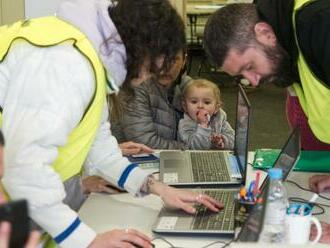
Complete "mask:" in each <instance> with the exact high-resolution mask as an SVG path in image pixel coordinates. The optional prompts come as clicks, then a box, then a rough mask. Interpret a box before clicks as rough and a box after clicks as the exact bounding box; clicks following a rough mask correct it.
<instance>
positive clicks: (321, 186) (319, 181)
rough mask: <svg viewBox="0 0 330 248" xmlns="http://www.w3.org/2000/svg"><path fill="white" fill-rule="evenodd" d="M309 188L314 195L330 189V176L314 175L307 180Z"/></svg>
mask: <svg viewBox="0 0 330 248" xmlns="http://www.w3.org/2000/svg"><path fill="white" fill-rule="evenodd" d="M309 187H310V189H311V190H312V191H314V192H316V193H321V192H323V191H326V190H327V189H330V175H315V176H312V177H310V178H309Z"/></svg>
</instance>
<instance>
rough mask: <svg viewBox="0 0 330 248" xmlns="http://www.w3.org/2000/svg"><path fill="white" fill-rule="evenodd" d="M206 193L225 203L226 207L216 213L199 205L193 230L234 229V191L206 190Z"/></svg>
mask: <svg viewBox="0 0 330 248" xmlns="http://www.w3.org/2000/svg"><path fill="white" fill-rule="evenodd" d="M204 193H205V194H208V195H209V196H211V197H213V198H215V199H217V200H218V201H220V202H222V203H223V204H224V209H222V210H221V211H220V212H219V213H214V212H212V211H210V210H208V209H207V208H205V207H204V206H202V205H200V206H198V207H197V213H196V215H195V217H194V221H193V224H192V229H193V230H223V231H233V230H234V211H235V203H234V200H235V199H234V193H233V192H232V191H212V190H211V191H205V192H204Z"/></svg>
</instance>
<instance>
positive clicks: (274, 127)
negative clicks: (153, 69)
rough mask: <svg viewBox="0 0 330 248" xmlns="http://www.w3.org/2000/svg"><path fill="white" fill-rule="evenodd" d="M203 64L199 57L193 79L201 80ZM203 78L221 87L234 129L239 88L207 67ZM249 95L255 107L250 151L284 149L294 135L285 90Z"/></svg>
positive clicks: (267, 87)
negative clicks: (287, 118) (290, 125)
mask: <svg viewBox="0 0 330 248" xmlns="http://www.w3.org/2000/svg"><path fill="white" fill-rule="evenodd" d="M199 63H200V58H199V57H196V58H194V59H193V61H192V65H191V70H190V72H189V75H190V76H192V77H193V78H197V77H198V76H197V75H198V66H199ZM200 77H202V78H207V79H209V80H211V81H213V82H215V83H217V84H218V85H219V87H220V91H221V97H222V101H223V109H224V110H225V111H226V112H227V115H228V120H229V122H230V124H231V125H232V127H234V126H235V125H234V123H235V116H236V97H237V84H236V83H235V82H234V81H233V80H232V79H231V78H230V77H228V76H226V75H225V74H224V73H220V72H214V71H212V70H210V69H209V68H207V66H203V68H202V71H201V75H200ZM246 93H247V96H248V98H249V100H250V103H251V106H252V116H251V117H252V118H251V123H250V133H249V150H255V149H258V148H281V147H282V146H283V145H284V143H285V141H286V139H287V138H288V136H289V133H290V128H289V126H288V122H287V120H286V115H285V99H286V91H285V89H281V88H278V87H276V86H274V85H271V84H265V85H261V86H260V87H258V88H254V89H253V88H252V89H251V88H246Z"/></svg>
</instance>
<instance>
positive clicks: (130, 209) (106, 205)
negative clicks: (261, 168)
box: [79, 156, 330, 248]
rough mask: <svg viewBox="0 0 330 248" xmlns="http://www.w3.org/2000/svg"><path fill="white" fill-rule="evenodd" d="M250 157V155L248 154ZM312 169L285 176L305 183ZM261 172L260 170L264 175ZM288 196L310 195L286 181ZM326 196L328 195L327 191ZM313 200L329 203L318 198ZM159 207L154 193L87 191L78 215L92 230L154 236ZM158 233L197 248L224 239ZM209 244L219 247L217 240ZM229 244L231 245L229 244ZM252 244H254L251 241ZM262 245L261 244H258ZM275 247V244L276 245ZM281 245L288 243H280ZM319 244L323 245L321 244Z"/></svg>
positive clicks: (177, 243) (325, 216)
mask: <svg viewBox="0 0 330 248" xmlns="http://www.w3.org/2000/svg"><path fill="white" fill-rule="evenodd" d="M249 157H251V156H249ZM253 173H254V172H253V170H252V168H251V166H249V167H248V176H247V183H248V182H249V181H250V180H251V179H253V178H254V177H253ZM311 175H313V173H303V172H292V173H291V175H290V177H289V179H290V180H293V181H296V182H298V183H299V184H300V185H301V186H305V187H307V182H308V178H309V177H310V176H311ZM264 176H265V173H263V174H262V178H264ZM286 187H287V191H288V195H289V196H298V197H302V198H305V199H310V198H311V196H312V193H309V192H305V191H302V190H299V189H298V188H297V187H296V186H294V185H292V184H288V183H287V184H286ZM329 197H330V195H329ZM317 202H320V203H325V204H328V205H329V204H330V202H327V201H325V200H322V199H318V201H317ZM161 207H162V201H161V200H160V199H159V198H158V197H156V196H147V197H144V198H135V197H133V196H131V195H129V194H127V193H122V194H116V195H108V194H91V195H90V196H89V197H88V199H87V200H86V202H85V203H84V204H83V206H82V207H81V209H80V211H79V216H80V218H81V219H82V221H84V222H85V223H86V224H88V225H89V226H90V227H92V228H93V229H94V230H95V231H96V232H98V233H101V232H105V231H108V230H111V229H113V228H120V229H124V228H127V227H130V228H135V229H137V230H140V231H141V232H143V233H145V234H147V235H149V236H152V237H157V235H155V234H154V233H152V231H151V227H152V225H153V223H154V221H155V220H156V217H157V215H158V212H159V210H160V209H161ZM325 210H326V212H325V214H323V215H321V216H317V217H318V218H319V219H320V220H323V221H327V222H330V209H327V208H325ZM161 237H163V238H165V239H166V240H168V241H170V242H171V243H172V244H173V245H175V246H179V247H190V248H195V247H196V248H197V247H203V246H205V245H207V244H210V243H211V242H214V241H217V240H224V241H228V239H227V240H226V239H223V238H222V237H207V238H206V237H203V238H202V237H192V236H190V237H187V236H165V235H162V236H161ZM154 244H156V247H157V248H158V247H159V248H165V247H169V245H168V244H166V243H164V241H161V240H155V241H154ZM211 247H222V246H221V244H217V245H214V246H211ZM231 247H232V246H231ZM233 247H252V245H251V246H246V245H244V244H239V245H237V244H234V245H233ZM253 247H258V246H257V245H256V244H253ZM259 247H262V246H259ZM276 247H278V246H276ZM283 247H288V246H287V245H286V246H283ZM314 247H315V246H314ZM322 247H323V246H322Z"/></svg>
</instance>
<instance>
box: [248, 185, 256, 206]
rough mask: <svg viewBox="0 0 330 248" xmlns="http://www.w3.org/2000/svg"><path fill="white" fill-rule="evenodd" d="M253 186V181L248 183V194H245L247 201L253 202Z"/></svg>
mask: <svg viewBox="0 0 330 248" xmlns="http://www.w3.org/2000/svg"><path fill="white" fill-rule="evenodd" d="M254 185H255V181H254V180H253V181H252V182H251V183H250V185H249V189H248V192H247V198H248V200H249V201H254V195H253V189H254Z"/></svg>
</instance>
